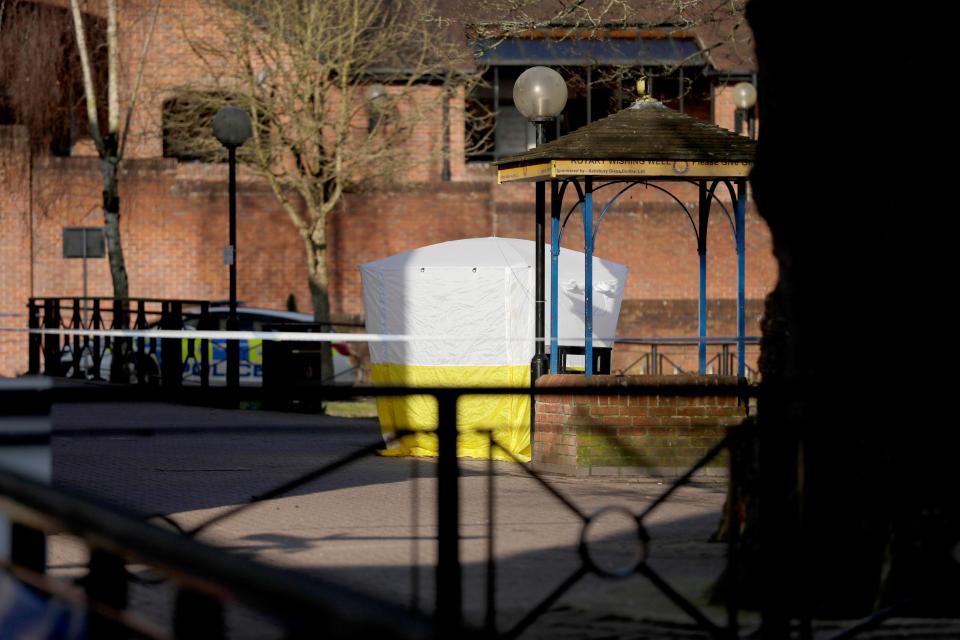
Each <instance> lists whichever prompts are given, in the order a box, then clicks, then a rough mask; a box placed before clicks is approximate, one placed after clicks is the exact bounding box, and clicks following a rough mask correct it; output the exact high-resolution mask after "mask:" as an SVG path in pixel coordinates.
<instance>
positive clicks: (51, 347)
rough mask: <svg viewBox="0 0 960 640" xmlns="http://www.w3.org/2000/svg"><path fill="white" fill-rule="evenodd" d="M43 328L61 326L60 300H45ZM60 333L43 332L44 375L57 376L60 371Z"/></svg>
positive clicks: (57, 327)
mask: <svg viewBox="0 0 960 640" xmlns="http://www.w3.org/2000/svg"><path fill="white" fill-rule="evenodd" d="M43 328H44V329H55V330H56V329H59V328H60V300H58V299H56V298H48V299H46V300H44V301H43ZM61 368H62V367H61V366H60V334H58V333H45V334H43V375H45V376H56V375H58V374H59V373H60V370H61Z"/></svg>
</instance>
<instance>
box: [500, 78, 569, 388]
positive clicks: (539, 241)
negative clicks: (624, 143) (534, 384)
mask: <svg viewBox="0 0 960 640" xmlns="http://www.w3.org/2000/svg"><path fill="white" fill-rule="evenodd" d="M513 103H514V104H515V105H516V107H517V109H518V110H519V111H520V113H521V114H523V117H525V118H526V119H527V120H529V121H530V122H532V123H533V125H534V127H535V128H536V146H540V145H541V144H543V143H545V142H546V141H547V139H546V125H547V123H548V122H552V121H554V120H555V119H556V117H557V116H558V115H560V112H562V111H563V108H564V107H565V106H566V104H567V83H566V82H564V80H563V77H561V75H560V74H559V73H557V72H556V71H554V70H553V69H550V68H549V67H531V68H529V69H527V70H526V71H524V72H523V73H521V74H520V77H519V78H517V81H516V82H515V83H514V85H513ZM536 185H537V193H536V216H537V230H536V242H535V249H534V251H535V252H536V257H535V261H536V262H535V264H536V297H537V301H536V327H535V330H536V347H535V353H534V356H533V361H532V362H531V363H530V373H531V377H532V378H533V380H536V379H537V378H539V377H540V376H541V375H543V374H544V373H546V371H547V370H548V369H549V366H550V362H549V360H548V359H547V357H546V355H545V353H544V334H545V331H544V307H545V300H544V298H545V294H544V290H545V287H544V266H543V252H544V250H545V248H546V243H545V241H544V228H545V221H544V218H545V212H546V199H547V198H546V183H545V182H543V181H540V182H537V183H536Z"/></svg>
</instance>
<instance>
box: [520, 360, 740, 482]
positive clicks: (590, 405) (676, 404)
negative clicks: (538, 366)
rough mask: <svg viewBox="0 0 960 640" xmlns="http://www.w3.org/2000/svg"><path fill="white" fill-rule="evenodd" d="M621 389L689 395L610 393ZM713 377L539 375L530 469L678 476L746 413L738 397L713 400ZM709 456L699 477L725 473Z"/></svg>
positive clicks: (724, 380)
mask: <svg viewBox="0 0 960 640" xmlns="http://www.w3.org/2000/svg"><path fill="white" fill-rule="evenodd" d="M584 384H588V385H590V386H595V387H597V394H598V395H569V392H568V394H566V395H564V394H563V390H564V387H566V386H570V385H584ZM626 384H648V385H658V384H670V385H676V384H684V385H689V386H690V387H693V388H694V389H695V392H694V393H692V394H691V395H684V396H671V395H663V394H652V395H615V394H617V393H618V391H617V388H618V387H621V386H623V385H626ZM717 384H736V378H719V377H715V376H683V377H657V376H593V377H592V378H584V377H582V376H572V375H567V376H564V375H560V376H544V377H542V378H540V379H539V380H538V381H537V388H538V389H539V390H541V391H555V392H556V393H557V394H558V395H539V396H538V397H537V403H536V429H535V431H534V440H533V465H534V468H535V469H539V470H541V471H546V472H552V473H563V474H567V475H581V476H587V475H600V476H624V477H627V476H635V477H637V476H654V477H658V476H664V477H670V476H676V475H679V474H680V473H683V472H684V471H686V470H687V469H689V468H690V467H691V466H692V465H693V464H694V463H696V462H697V461H698V460H700V458H702V457H703V455H704V454H705V453H706V452H707V451H708V450H709V449H710V448H711V447H713V446H714V445H716V444H717V443H718V442H719V441H720V440H721V439H722V438H723V436H724V435H725V434H726V431H727V429H728V428H729V427H732V426H735V425H737V424H739V423H740V422H741V421H742V420H743V419H744V418H745V417H746V415H747V407H746V406H745V405H744V404H742V403H741V402H740V400H739V399H738V398H737V397H736V396H732V395H717V392H716V390H715V389H714V388H713V387H715V385H717ZM725 465H726V457H725V456H720V457H717V458H714V460H713V461H712V462H710V463H709V464H708V466H707V468H706V469H704V470H703V471H702V473H701V474H700V475H702V476H718V475H723V474H724V471H725V469H724V467H725Z"/></svg>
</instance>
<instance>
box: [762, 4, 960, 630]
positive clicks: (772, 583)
mask: <svg viewBox="0 0 960 640" xmlns="http://www.w3.org/2000/svg"><path fill="white" fill-rule="evenodd" d="M884 11H885V10H884V9H880V8H879V7H877V6H874V7H870V6H860V5H858V6H857V7H846V6H845V5H843V3H839V4H838V3H830V4H829V5H828V4H823V5H807V4H802V3H794V4H790V5H784V4H783V3H778V2H775V1H773V0H752V2H751V3H750V4H749V6H748V10H747V13H748V19H749V21H750V25H751V27H752V28H753V30H754V33H755V37H756V44H757V54H758V60H759V71H760V74H759V81H758V89H759V100H758V105H759V109H760V139H759V148H758V155H757V161H756V166H755V169H754V173H753V176H752V184H753V189H754V197H755V200H756V203H757V207H758V209H759V211H760V213H761V215H762V216H763V217H764V218H765V219H766V221H767V222H768V223H769V225H770V228H771V231H772V233H773V238H774V251H775V254H776V257H777V260H778V262H779V266H780V279H779V282H778V285H777V288H776V291H775V292H774V293H773V294H772V296H771V300H770V301H768V314H769V315H768V317H767V319H766V321H765V324H766V328H765V335H764V340H765V345H764V348H765V353H764V357H763V364H762V369H763V376H764V378H763V380H764V381H763V387H764V393H765V396H764V399H763V401H762V403H761V405H760V408H759V417H758V420H759V424H760V432H761V439H760V470H761V476H760V477H761V478H762V481H761V483H760V487H759V489H758V491H759V496H757V497H758V498H759V500H758V501H757V505H758V506H757V508H758V509H759V514H760V517H759V520H754V523H753V524H754V525H756V524H757V522H759V526H754V527H753V530H752V536H753V543H752V545H751V546H750V547H749V548H748V555H749V562H748V566H749V567H753V568H754V569H752V570H749V569H748V575H747V577H746V585H747V587H748V588H750V589H752V591H753V595H754V602H755V603H757V604H759V605H760V606H761V608H762V609H763V610H764V623H765V627H766V629H765V631H766V633H765V634H764V635H765V637H786V632H785V629H784V627H783V626H782V625H784V624H786V621H787V619H789V618H791V617H798V616H802V615H803V613H804V612H809V613H811V614H812V615H814V616H816V617H834V616H839V617H856V616H861V615H866V614H869V613H870V612H871V611H875V610H877V609H879V608H883V607H885V606H889V605H895V604H897V603H900V602H903V601H904V600H907V599H911V598H913V597H914V596H920V597H919V598H917V599H915V600H911V604H910V605H909V606H907V607H904V609H903V611H902V613H903V614H916V615H942V614H951V615H958V614H960V583H958V581H957V578H958V562H957V559H958V558H957V556H958V554H960V547H958V546H957V544H958V540H960V536H958V531H960V522H958V507H960V499H958V496H957V493H958V492H957V488H958V487H960V480H958V479H957V473H956V471H954V467H956V466H958V465H960V460H957V456H958V453H957V452H956V451H955V450H954V449H953V447H952V446H951V445H952V440H953V439H952V438H951V435H952V432H953V431H954V430H955V429H957V426H956V424H955V423H956V417H955V413H956V412H955V410H954V406H955V404H956V402H955V400H953V397H954V396H955V393H954V394H949V393H948V392H947V391H946V387H947V380H950V379H951V378H952V376H951V377H947V376H946V375H945V373H946V371H947V367H948V366H949V365H951V364H952V362H951V361H952V359H953V351H955V349H950V348H949V347H948V346H947V345H949V344H951V343H952V342H953V341H954V340H955V338H954V337H953V335H952V334H953V333H954V332H955V328H954V327H952V326H951V324H950V323H948V322H946V321H945V320H946V318H949V317H950V312H949V311H948V309H947V304H948V301H949V298H950V296H952V295H953V293H952V291H953V289H954V288H955V287H954V285H953V284H952V279H953V277H954V272H955V269H947V268H945V267H944V265H942V264H938V261H939V260H943V261H944V262H945V261H946V259H947V257H948V256H949V253H947V252H945V251H943V249H942V245H943V243H944V241H945V239H946V235H947V234H946V233H945V229H944V228H943V227H942V226H941V222H940V221H942V219H943V218H942V216H944V215H952V214H953V209H954V208H955V207H954V206H953V205H952V204H948V203H952V199H949V198H944V197H943V196H948V195H949V193H950V191H952V188H951V185H949V184H944V183H943V182H940V181H937V180H931V179H924V178H923V176H924V175H925V173H926V171H928V170H930V169H931V167H932V163H935V162H936V161H934V160H933V158H932V157H931V152H930V150H929V148H928V147H927V145H929V144H933V143H936V141H937V140H941V141H944V139H943V136H944V135H945V132H943V133H937V131H936V129H937V128H938V127H937V124H936V123H937V122H940V123H941V124H942V125H947V124H948V123H950V122H953V120H954V119H955V118H954V117H953V115H952V114H948V113H947V112H948V111H950V110H945V111H941V110H940V109H939V108H936V97H935V95H938V94H939V92H937V91H935V87H936V86H938V85H937V83H936V82H933V81H932V78H931V79H929V80H928V79H925V76H933V75H934V74H933V73H932V71H933V67H932V65H934V64H936V61H937V57H936V56H935V55H931V57H930V58H929V59H927V58H925V59H923V60H919V59H914V58H913V56H915V55H916V56H918V55H920V52H924V51H929V48H930V45H931V42H930V34H929V33H925V32H924V30H923V29H917V28H912V27H910V26H908V25H904V24H902V22H903V20H904V19H905V17H906V16H905V15H903V12H899V13H897V14H893V13H890V14H884V13H883V12H884ZM841 14H843V15H841ZM861 14H862V15H861ZM901 27H903V28H901ZM884 34H885V35H884ZM892 34H896V35H895V37H894V36H893V35H892ZM951 82H952V81H951ZM927 91H934V94H925V93H924V92H927ZM923 95H926V97H925V98H921V96H923ZM940 114H942V115H940ZM948 128H950V129H952V128H953V126H952V125H949V126H948ZM925 158H926V159H927V160H926V161H925V160H924V159H925ZM931 177H932V176H931ZM938 196H939V197H938ZM934 203H936V204H934ZM944 207H947V208H948V209H950V211H949V212H945V211H944ZM941 327H942V329H941ZM948 363H949V364H948ZM951 386H952V385H951ZM752 515H756V512H755V511H753V512H752Z"/></svg>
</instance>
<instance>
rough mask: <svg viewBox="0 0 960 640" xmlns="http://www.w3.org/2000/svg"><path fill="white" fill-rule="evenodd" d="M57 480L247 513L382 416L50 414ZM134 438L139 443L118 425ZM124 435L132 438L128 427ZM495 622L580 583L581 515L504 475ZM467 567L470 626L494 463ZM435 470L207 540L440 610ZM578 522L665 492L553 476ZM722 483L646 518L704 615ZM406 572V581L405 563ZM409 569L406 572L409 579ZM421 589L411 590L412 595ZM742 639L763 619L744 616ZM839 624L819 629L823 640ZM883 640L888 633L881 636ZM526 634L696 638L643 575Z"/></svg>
mask: <svg viewBox="0 0 960 640" xmlns="http://www.w3.org/2000/svg"><path fill="white" fill-rule="evenodd" d="M52 418H53V427H54V438H53V469H54V483H55V484H57V485H59V486H63V487H69V488H71V489H74V490H79V491H82V492H85V493H89V494H91V495H93V496H97V497H98V498H99V499H101V500H106V501H108V502H112V503H115V504H119V505H122V506H124V507H126V508H128V509H132V510H134V511H136V512H137V513H140V514H142V515H143V516H144V517H149V516H151V515H157V514H163V515H167V516H170V517H171V518H173V519H174V520H175V521H176V522H178V523H181V524H182V525H183V526H185V527H189V526H190V525H194V524H197V523H200V522H202V521H203V520H204V519H206V518H208V517H210V516H211V515H213V514H216V513H218V512H220V511H222V510H224V509H226V508H228V507H230V506H233V505H237V504H241V503H244V502H246V501H248V500H249V499H250V497H251V496H253V495H256V494H259V493H261V492H263V491H265V490H267V489H270V488H272V487H274V486H276V485H278V484H280V483H282V482H285V481H287V480H289V479H291V478H293V477H296V476H298V475H300V474H303V473H305V472H308V471H311V470H313V469H315V468H317V467H319V466H322V465H323V464H325V463H327V462H330V461H332V460H335V459H337V458H339V457H341V456H343V455H345V454H347V453H349V452H351V451H354V450H356V449H357V448H359V447H362V446H364V445H367V444H369V443H371V442H375V441H377V439H378V437H379V432H378V429H377V426H376V422H375V421H374V420H369V419H344V418H328V417H318V416H308V415H298V414H281V413H271V412H260V411H226V410H220V409H209V408H198V407H182V406H175V405H165V404H124V405H106V404H104V405H82V406H81V405H59V406H55V407H54V410H53V416H52ZM130 429H133V430H134V432H129V431H126V430H130ZM119 430H125V431H124V432H120V431H119ZM493 466H494V471H495V478H494V483H495V494H494V495H495V496H496V517H495V522H496V528H495V553H496V558H497V608H498V627H499V628H500V630H501V631H503V630H507V629H510V628H511V627H512V626H513V625H514V624H516V623H517V621H519V620H520V619H521V618H523V616H524V615H525V614H526V613H527V612H529V611H530V610H532V609H533V608H534V607H535V606H536V605H537V604H538V603H539V602H541V601H542V600H543V599H544V598H545V597H546V596H547V595H548V594H549V593H550V592H551V591H552V590H553V589H554V588H555V587H556V586H557V585H559V584H560V583H561V582H563V580H564V579H565V578H566V577H567V576H569V575H570V574H571V573H573V572H574V571H575V570H576V569H577V567H579V566H580V564H581V562H580V559H579V557H578V556H577V553H576V545H577V542H578V540H579V538H580V535H581V533H582V530H583V527H582V525H581V523H580V521H579V519H578V517H577V516H576V515H575V514H574V513H573V512H572V511H571V510H570V509H569V508H568V507H567V506H565V505H563V504H562V503H561V502H560V501H559V500H557V499H556V498H555V497H553V496H552V495H551V494H550V493H549V492H548V491H547V490H546V488H545V487H544V486H543V485H542V484H541V482H540V481H538V480H537V479H535V478H532V477H531V476H530V475H529V474H528V473H526V472H525V470H524V469H523V468H521V467H519V466H517V465H512V464H506V463H496V464H494V465H493ZM462 467H463V477H462V480H461V491H462V494H461V495H462V497H463V500H462V530H461V531H462V536H463V543H462V555H463V559H464V565H465V590H466V591H465V604H466V609H467V616H468V619H469V620H470V621H472V622H474V623H477V624H478V625H479V624H480V622H481V620H482V616H483V611H484V596H483V594H484V584H485V583H484V559H485V553H486V545H487V541H488V537H487V511H486V509H487V495H488V493H487V491H488V486H489V485H488V482H489V477H488V474H487V471H488V463H486V462H484V461H465V462H464V463H463V465H462ZM435 469H436V467H435V464H434V463H433V461H430V460H422V461H419V462H414V461H411V460H408V459H403V460H401V459H394V458H380V457H376V456H370V457H368V458H365V459H363V460H361V461H359V462H356V463H355V464H353V465H351V466H349V467H346V468H344V469H341V470H339V471H337V472H336V473H334V474H332V475H330V476H329V477H325V478H323V479H320V480H317V481H315V482H313V483H311V484H309V485H307V486H304V487H301V488H300V489H298V490H296V491H294V492H293V493H292V494H290V495H288V496H285V497H283V498H280V499H276V500H272V501H269V502H266V503H263V504H260V505H257V506H255V507H253V508H252V509H250V510H248V511H245V512H243V513H242V514H240V515H238V516H236V517H234V518H231V519H228V520H225V521H223V522H222V523H219V524H217V525H216V526H214V527H212V528H211V529H210V530H209V531H208V532H206V533H205V534H203V539H205V540H207V541H209V542H211V543H213V544H216V545H219V546H221V547H224V548H226V549H230V550H232V551H233V552H235V553H237V554H240V555H246V556H250V557H254V558H256V559H258V560H262V561H265V562H269V563H276V564H279V565H284V566H290V567H294V568H296V569H298V570H302V571H307V572H314V573H316V574H318V575H321V576H323V577H325V578H327V579H329V580H333V581H338V582H341V583H343V584H347V585H350V586H353V587H357V588H359V589H361V590H363V591H366V592H368V593H371V594H374V595H377V596H380V597H382V598H386V599H389V600H392V601H395V602H399V603H405V604H407V603H415V604H416V606H418V607H420V608H421V609H423V610H425V611H429V610H430V609H431V603H432V601H433V598H434V594H433V585H432V577H433V576H432V570H431V563H432V561H433V558H434V548H433V547H434V544H435V541H434V536H435V514H434V512H433V500H434V496H435V491H436V480H435ZM544 481H545V482H546V483H548V484H549V485H550V486H551V487H553V488H554V489H556V490H557V491H559V492H560V493H562V494H563V495H564V496H566V497H568V498H569V500H571V501H572V502H573V503H574V504H575V505H576V506H577V507H578V508H579V509H580V510H581V511H583V512H584V513H594V512H595V511H596V510H598V509H601V508H603V507H609V506H622V507H624V508H626V509H628V510H629V511H630V512H632V513H638V512H640V511H642V510H643V509H644V508H645V507H646V506H647V505H649V504H650V503H651V502H652V501H653V500H654V499H655V498H656V497H657V496H659V495H660V494H661V493H662V492H663V491H664V490H665V488H666V487H665V486H664V485H661V484H658V483H656V482H650V481H646V482H639V481H638V482H633V483H626V482H616V481H601V480H597V479H570V478H560V477H547V478H545V479H544ZM723 497H724V495H723V488H722V486H719V485H712V486H711V485H707V486H693V487H684V488H682V489H681V490H679V491H678V492H677V493H676V494H675V495H674V496H673V497H672V498H671V499H670V500H669V501H668V502H666V503H664V504H663V505H662V506H661V507H658V508H657V510H656V511H654V512H653V513H652V514H651V516H650V517H649V519H648V520H646V523H647V526H648V530H649V534H650V537H651V540H652V541H651V544H650V546H649V565H650V566H651V567H652V568H654V569H655V570H656V571H657V572H659V573H660V574H661V575H662V576H663V577H664V578H665V579H666V580H667V581H669V582H670V583H671V584H672V585H674V586H675V587H676V588H677V590H678V591H680V592H681V593H682V594H683V595H684V596H685V597H687V598H688V599H690V600H691V601H692V602H694V603H695V604H696V605H697V606H699V607H702V608H703V610H704V611H705V612H706V613H707V615H708V616H710V617H711V618H712V619H714V620H715V621H717V622H722V620H723V612H722V611H721V610H719V609H717V608H711V607H709V606H708V605H707V604H706V600H707V595H708V592H709V588H710V585H711V584H712V582H713V581H714V580H715V578H716V577H717V575H718V574H719V572H720V570H721V568H722V566H723V561H724V547H723V545H718V544H711V543H708V542H707V539H708V538H709V536H710V534H711V532H712V531H713V529H714V527H715V526H716V524H717V521H718V518H719V512H720V508H721V505H722V503H723ZM615 515H616V514H614V515H612V516H610V517H609V518H604V519H602V520H599V521H598V525H597V526H596V527H591V529H590V532H589V535H590V539H591V541H593V546H592V548H593V549H595V551H596V553H597V557H598V560H599V561H600V562H604V563H607V564H609V565H610V566H617V565H618V563H622V562H623V561H624V560H625V559H629V558H630V557H631V554H632V553H634V552H635V550H636V545H635V544H634V543H633V540H634V538H633V534H632V533H631V529H630V527H631V525H630V522H629V521H628V520H627V519H626V518H622V517H621V518H619V519H618V518H617V517H615ZM84 559H85V558H84V550H83V547H82V545H79V544H78V543H77V541H75V540H72V539H70V538H68V537H66V536H53V538H52V541H51V553H50V565H51V571H52V572H53V573H56V574H60V575H64V576H69V575H79V574H80V573H81V572H82V571H83V566H84ZM411 567H414V569H411ZM414 571H416V573H414ZM414 580H416V581H417V583H416V584H417V585H418V586H416V587H414V586H413V585H414V584H415V582H414ZM132 599H133V602H134V607H135V609H136V610H137V611H138V612H139V613H141V614H143V615H145V616H146V617H147V618H148V619H153V620H155V621H157V622H158V623H162V622H164V621H168V620H169V615H170V599H171V598H170V592H169V590H168V589H166V588H164V587H153V586H136V587H135V588H134V590H133V595H132ZM745 618H746V620H745V622H746V626H747V628H748V629H749V628H750V627H751V626H753V625H754V624H755V619H751V617H750V616H746V617H745ZM228 624H229V627H230V629H231V636H230V637H232V638H271V637H277V638H279V637H282V635H281V634H280V632H279V630H278V629H276V628H274V627H273V626H272V625H271V624H270V623H269V621H267V620H266V619H264V618H263V617H262V616H260V615H257V614H254V613H252V612H249V611H246V610H244V609H242V608H239V607H231V608H230V609H229V610H228ZM944 624H948V623H942V622H937V621H929V622H926V623H913V622H911V623H909V625H908V626H901V627H897V626H896V624H895V625H894V626H892V627H888V628H887V629H886V630H884V631H878V632H874V633H872V634H869V635H867V636H863V637H871V638H881V637H903V636H905V635H908V636H909V637H911V638H942V637H960V627H958V626H957V625H956V623H949V624H951V625H952V626H944ZM840 628H842V627H839V626H837V625H825V626H821V627H819V628H818V629H817V633H816V634H815V636H816V637H818V638H819V637H824V638H825V637H830V636H832V635H834V634H836V632H837V631H838V629H840ZM891 634H892V635H891ZM522 637H523V638H527V639H534V638H535V639H548V638H550V639H553V638H558V639H570V640H573V639H575V638H591V639H600V638H636V639H639V638H658V639H660V638H677V639H691V640H692V639H695V638H706V637H707V635H706V634H704V633H702V632H699V631H696V630H695V629H694V628H693V626H692V625H691V624H690V619H689V618H688V617H687V616H686V615H685V614H683V613H682V612H681V611H680V610H679V609H678V608H677V607H676V606H675V605H674V604H673V603H671V602H669V601H668V600H667V599H666V598H665V597H664V596H663V595H661V593H660V592H659V591H658V590H657V589H655V588H654V587H653V586H652V585H651V584H650V582H649V581H647V580H646V579H645V578H642V577H639V576H633V577H630V578H628V579H625V580H608V579H602V578H599V577H596V576H587V577H585V578H583V579H581V580H580V581H579V582H577V583H576V585H575V586H574V587H573V588H571V589H570V590H569V591H568V592H566V594H565V595H564V596H563V597H562V598H560V600H559V601H558V602H557V603H556V604H555V605H554V606H553V607H551V609H550V610H549V611H548V612H547V613H546V614H545V615H543V616H541V617H540V618H538V619H537V621H536V622H535V623H534V624H533V625H532V626H531V627H529V629H528V630H527V631H526V632H525V633H524V634H523V636H522Z"/></svg>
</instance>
